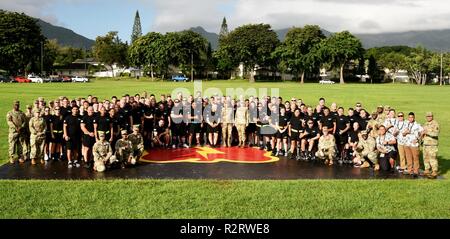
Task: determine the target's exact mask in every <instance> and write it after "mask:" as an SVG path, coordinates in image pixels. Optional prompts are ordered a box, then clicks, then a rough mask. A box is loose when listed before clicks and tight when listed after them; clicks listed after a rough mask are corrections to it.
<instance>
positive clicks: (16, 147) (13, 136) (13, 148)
mask: <svg viewBox="0 0 450 239" xmlns="http://www.w3.org/2000/svg"><path fill="white" fill-rule="evenodd" d="M20 136H21V135H20V134H19V133H16V132H9V134H8V144H9V148H8V153H9V158H10V159H13V160H17V159H18V158H19V157H22V156H23V147H26V145H22V141H21V140H20Z"/></svg>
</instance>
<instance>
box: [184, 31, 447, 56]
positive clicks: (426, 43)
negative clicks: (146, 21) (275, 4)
mask: <svg viewBox="0 0 450 239" xmlns="http://www.w3.org/2000/svg"><path fill="white" fill-rule="evenodd" d="M289 29H290V28H283V29H278V30H275V33H277V35H278V38H279V39H280V41H283V40H284V38H285V36H286V33H287V32H288V31H289ZM189 30H192V31H194V32H197V33H199V34H201V35H202V36H203V37H205V38H206V39H207V40H208V41H209V42H211V46H212V48H213V49H217V46H218V39H219V35H218V34H217V33H212V32H207V31H206V30H205V29H204V28H202V27H200V26H198V27H195V28H190V29H189ZM322 32H323V33H324V35H325V36H330V35H331V34H332V32H329V31H327V30H325V29H322ZM354 35H355V36H356V37H358V38H359V39H361V42H362V44H363V46H364V48H366V49H368V48H373V47H383V46H399V45H403V46H409V47H416V46H418V45H422V46H423V47H425V48H427V49H429V50H432V51H450V29H445V30H428V31H409V32H394V33H377V34H354Z"/></svg>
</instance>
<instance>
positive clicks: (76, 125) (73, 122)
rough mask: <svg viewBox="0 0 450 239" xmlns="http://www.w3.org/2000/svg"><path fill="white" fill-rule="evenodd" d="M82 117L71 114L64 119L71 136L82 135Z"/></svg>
mask: <svg viewBox="0 0 450 239" xmlns="http://www.w3.org/2000/svg"><path fill="white" fill-rule="evenodd" d="M80 123H81V119H80V117H78V116H73V115H69V116H67V117H66V118H65V119H64V124H67V134H68V136H69V137H71V138H74V137H79V136H80V135H81V126H80Z"/></svg>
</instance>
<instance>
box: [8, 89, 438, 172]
mask: <svg viewBox="0 0 450 239" xmlns="http://www.w3.org/2000/svg"><path fill="white" fill-rule="evenodd" d="M7 121H8V126H9V146H10V147H9V156H10V162H11V163H15V161H16V160H17V159H18V160H19V162H21V163H23V162H25V161H26V160H31V164H33V165H34V164H37V163H38V162H41V163H45V162H46V161H48V160H67V161H68V167H69V168H72V167H80V166H81V164H80V162H84V164H85V167H86V168H93V169H94V170H96V171H104V170H105V169H106V168H108V167H112V166H114V165H121V167H126V166H128V165H135V164H136V163H138V162H139V159H140V157H141V156H142V154H143V152H144V150H147V151H148V152H149V153H151V150H152V149H153V148H167V149H169V148H188V147H195V146H199V145H207V146H210V147H233V146H237V147H259V148H260V149H261V150H267V151H272V155H273V156H286V157H288V158H289V159H296V160H306V161H308V160H314V161H315V160H320V161H321V162H323V163H325V164H327V165H333V164H335V163H339V164H352V165H353V166H355V167H363V168H368V167H373V169H374V170H380V169H381V170H385V171H394V170H397V171H398V172H402V173H404V174H411V175H413V176H415V177H416V176H418V175H419V168H420V162H419V155H420V147H421V145H423V163H424V166H425V168H424V171H423V174H424V175H426V176H428V177H430V178H435V177H437V175H438V161H437V151H438V135H439V125H438V123H437V122H436V121H435V120H434V119H433V114H432V113H431V112H428V113H426V123H425V124H423V125H421V124H419V123H418V122H417V121H416V118H415V114H414V113H413V112H410V113H409V114H407V115H405V114H404V113H403V112H398V113H397V112H396V110H395V109H392V108H391V107H389V106H379V107H378V108H377V110H376V111H375V112H372V113H371V114H369V113H368V112H367V111H366V110H365V109H363V107H362V104H361V103H356V105H355V108H349V109H347V110H345V109H344V108H343V107H338V105H337V104H336V103H332V104H331V105H330V106H329V107H328V106H327V105H326V102H325V99H324V98H321V99H319V102H318V104H317V106H316V107H314V108H313V107H311V106H308V105H306V104H305V103H304V102H303V101H302V100H301V99H295V98H293V99H291V100H289V101H283V99H282V98H281V97H269V96H265V97H262V98H258V97H253V96H250V97H249V98H248V99H245V98H243V97H242V96H241V97H239V98H238V99H232V98H231V97H229V96H212V97H202V95H201V93H200V92H198V93H197V94H196V95H195V96H193V95H190V96H187V97H186V96H184V95H182V94H181V93H178V94H177V95H176V96H173V97H172V96H170V95H161V96H160V99H159V101H157V99H156V97H155V95H153V94H151V95H150V94H147V93H146V92H144V93H143V94H142V95H140V94H136V95H134V96H130V95H128V94H127V95H124V96H123V97H121V98H118V97H116V96H113V97H111V99H107V100H103V101H99V100H98V98H97V97H95V96H92V95H89V96H88V97H87V98H78V99H74V100H69V99H68V98H67V97H59V98H58V99H56V100H52V101H50V102H49V103H48V104H47V102H46V101H45V100H44V99H43V98H42V97H41V98H39V99H38V100H36V101H35V102H34V105H28V106H27V107H26V111H25V112H24V113H23V112H22V111H20V103H19V102H14V106H13V110H12V111H10V112H8V114H7ZM80 153H81V154H80Z"/></svg>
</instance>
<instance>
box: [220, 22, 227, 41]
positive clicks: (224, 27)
mask: <svg viewBox="0 0 450 239" xmlns="http://www.w3.org/2000/svg"><path fill="white" fill-rule="evenodd" d="M228 34H229V31H228V24H227V19H226V18H225V17H223V20H222V25H221V27H220V33H219V40H220V39H221V38H223V37H226V36H227V35H228Z"/></svg>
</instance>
